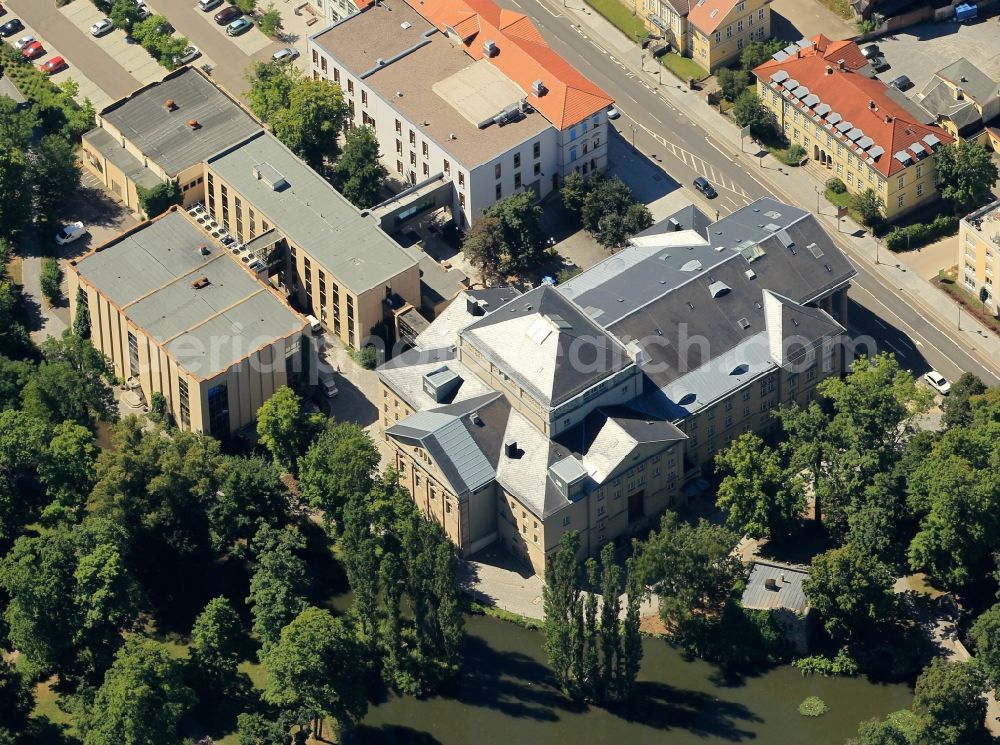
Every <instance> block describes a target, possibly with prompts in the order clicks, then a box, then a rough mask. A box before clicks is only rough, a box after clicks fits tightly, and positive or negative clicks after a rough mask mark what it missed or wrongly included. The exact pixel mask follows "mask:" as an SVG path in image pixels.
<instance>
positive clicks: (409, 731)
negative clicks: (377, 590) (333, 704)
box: [357, 616, 912, 745]
mask: <svg viewBox="0 0 1000 745" xmlns="http://www.w3.org/2000/svg"><path fill="white" fill-rule="evenodd" d="M466 630H467V632H468V635H467V644H466V651H465V663H464V666H463V667H464V671H463V673H462V676H461V677H460V678H459V680H458V681H457V682H456V684H455V685H454V686H453V688H452V690H450V691H449V692H447V693H446V694H445V695H442V696H438V697H435V698H431V699H427V700H417V699H414V698H409V697H406V698H390V699H389V700H388V701H386V702H385V703H382V704H379V705H377V706H373V707H372V708H371V709H370V710H369V714H368V717H367V718H366V719H365V721H364V723H363V725H362V726H361V727H360V728H359V730H358V732H357V741H360V742H364V743H393V744H394V745H397V744H398V745H404V744H405V745H435V744H438V743H439V744H440V745H470V744H475V745H520V744H521V743H526V744H528V743H530V744H532V745H534V744H536V743H540V744H543V745H544V744H546V743H552V745H556V744H558V745H566V744H567V743H570V744H572V745H583V744H584V743H615V744H617V743H628V744H629V745H642V744H645V743H657V745H661V744H663V743H667V744H668V745H689V744H693V743H698V744H699V745H715V744H716V743H738V742H756V743H767V744H768V745H770V744H771V743H774V744H775V745H843V743H844V741H845V740H846V739H847V738H848V737H850V736H852V735H854V734H855V733H856V731H857V727H858V722H860V721H862V720H864V719H869V718H871V717H875V716H884V715H885V714H887V713H889V712H890V711H894V710H896V709H903V708H907V707H908V706H909V705H910V702H911V700H912V692H911V690H910V689H909V688H908V687H907V686H905V685H900V684H889V685H882V684H875V683H871V682H869V681H867V680H866V679H864V678H824V677H821V676H816V675H813V676H808V677H805V676H803V675H802V674H801V673H800V672H799V671H798V670H796V669H794V668H792V667H782V668H778V669H776V670H772V671H770V672H767V673H764V674H762V675H759V676H756V677H749V678H744V679H741V680H738V681H731V680H730V681H727V680H725V679H724V678H723V677H722V676H721V675H720V673H719V670H718V668H716V667H715V666H713V665H710V664H708V663H705V662H701V661H697V660H696V661H688V660H686V659H685V658H684V656H683V655H682V654H680V653H679V652H678V651H677V650H675V649H673V648H672V647H670V646H669V645H667V644H666V643H664V642H662V641H659V640H656V639H646V640H644V653H645V654H644V657H643V660H642V671H641V673H640V674H639V683H638V688H637V695H636V698H635V700H634V701H633V702H632V703H631V704H629V705H628V706H627V707H622V708H620V709H618V710H615V711H608V710H606V709H602V708H597V707H589V708H588V707H585V706H577V705H575V704H573V703H572V702H571V701H569V700H568V699H566V698H565V697H564V696H563V695H562V694H561V693H560V692H559V690H558V689H557V688H556V687H555V685H554V680H553V678H552V676H551V673H550V672H549V669H548V667H547V665H546V664H545V656H544V652H543V651H542V635H541V633H540V632H535V631H528V630H526V629H523V628H521V627H519V626H515V625H513V624H510V623H505V622H502V621H497V620H494V619H492V618H485V617H481V616H475V617H471V618H469V619H467V626H466ZM807 696H819V697H820V698H822V699H823V700H824V701H825V702H826V703H827V705H828V706H829V707H830V711H829V712H828V713H827V714H825V715H823V716H821V717H818V718H814V719H813V718H808V717H803V716H801V715H800V714H799V713H798V706H799V704H800V703H801V702H802V700H803V699H804V698H806V697H807Z"/></svg>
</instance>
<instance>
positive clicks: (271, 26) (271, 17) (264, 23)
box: [260, 3, 285, 37]
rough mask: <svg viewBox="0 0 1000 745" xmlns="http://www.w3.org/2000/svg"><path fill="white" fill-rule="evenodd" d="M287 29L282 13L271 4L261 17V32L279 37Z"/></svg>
mask: <svg viewBox="0 0 1000 745" xmlns="http://www.w3.org/2000/svg"><path fill="white" fill-rule="evenodd" d="M284 28H285V26H284V24H283V23H282V21H281V13H280V12H278V9H277V8H275V7H274V3H270V4H269V5H268V6H267V10H265V11H264V12H263V13H262V14H261V16H260V30H261V31H262V32H263V33H265V34H267V35H268V36H272V37H273V36H277V35H278V34H280V33H281V31H282V30H283V29H284Z"/></svg>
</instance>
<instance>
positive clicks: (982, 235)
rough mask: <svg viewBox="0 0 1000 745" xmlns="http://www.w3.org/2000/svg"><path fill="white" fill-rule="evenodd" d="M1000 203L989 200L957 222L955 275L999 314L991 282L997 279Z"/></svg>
mask: <svg viewBox="0 0 1000 745" xmlns="http://www.w3.org/2000/svg"><path fill="white" fill-rule="evenodd" d="M998 255H1000V202H991V203H990V204H988V205H986V206H985V207H982V208H980V209H978V210H976V211H975V212H973V213H971V214H969V215H966V216H965V217H963V218H962V220H961V221H960V222H959V224H958V261H957V263H958V276H959V277H960V279H961V282H962V286H963V287H964V288H965V290H966V291H968V292H969V293H970V294H972V295H974V296H975V297H976V298H977V299H980V298H981V297H982V295H981V294H980V293H982V291H983V290H986V295H985V298H986V299H985V301H984V305H985V306H986V308H987V309H988V310H989V311H990V312H991V313H993V314H994V315H1000V306H998V303H997V292H996V289H995V288H994V284H993V283H994V281H1000V260H998V259H997V256H998Z"/></svg>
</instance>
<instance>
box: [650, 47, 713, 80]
mask: <svg viewBox="0 0 1000 745" xmlns="http://www.w3.org/2000/svg"><path fill="white" fill-rule="evenodd" d="M660 63H661V64H662V65H663V66H664V67H665V68H667V69H668V70H670V72H672V73H673V74H674V75H676V76H677V77H678V78H680V79H681V81H682V82H684V83H687V82H688V80H689V79H690V78H694V79H695V80H703V79H704V78H705V77H707V76H708V71H707V70H706V69H705V68H704V67H702V66H701V65H699V64H698V63H697V62H695V61H694V60H693V59H691V58H690V57H684V56H682V55H680V54H677V52H667V53H666V54H664V55H663V56H662V57H660Z"/></svg>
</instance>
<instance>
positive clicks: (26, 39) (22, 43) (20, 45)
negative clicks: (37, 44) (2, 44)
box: [14, 34, 35, 50]
mask: <svg viewBox="0 0 1000 745" xmlns="http://www.w3.org/2000/svg"><path fill="white" fill-rule="evenodd" d="M34 40H35V37H34V36H32V35H31V34H28V35H27V36H22V37H21V38H20V39H18V40H17V41H15V42H14V48H15V49H19V50H20V49H24V48H25V47H26V46H28V45H29V44H30V43H31V42H33V41H34Z"/></svg>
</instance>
